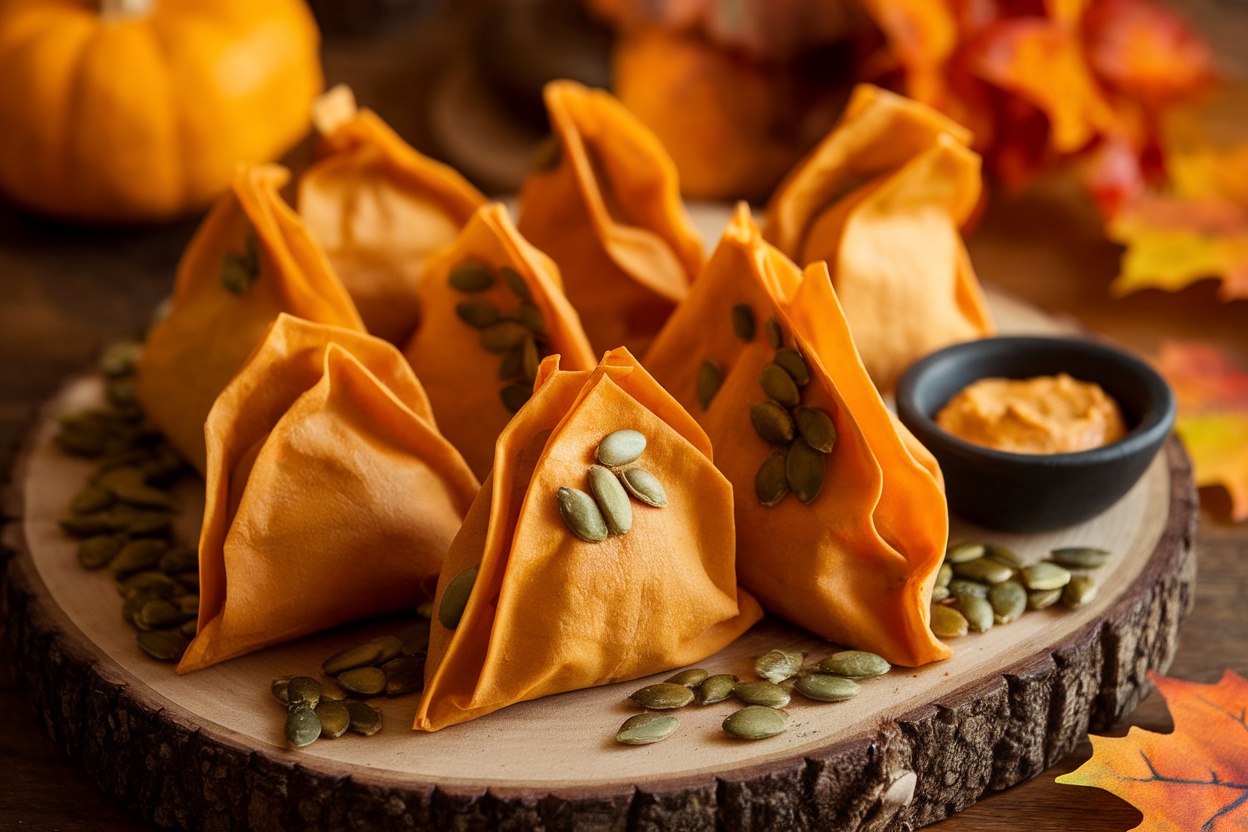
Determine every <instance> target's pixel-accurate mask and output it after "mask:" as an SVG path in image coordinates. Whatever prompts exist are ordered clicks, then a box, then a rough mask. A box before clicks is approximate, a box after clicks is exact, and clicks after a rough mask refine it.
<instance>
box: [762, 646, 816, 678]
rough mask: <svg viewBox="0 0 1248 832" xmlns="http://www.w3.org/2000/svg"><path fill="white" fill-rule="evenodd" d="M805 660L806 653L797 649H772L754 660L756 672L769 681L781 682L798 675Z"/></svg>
mask: <svg viewBox="0 0 1248 832" xmlns="http://www.w3.org/2000/svg"><path fill="white" fill-rule="evenodd" d="M805 660H806V654H805V653H801V652H799V651H796V650H772V651H770V652H768V653H767V654H765V655H763V656H760V657H759V659H758V661H756V662H754V672H755V673H757V674H758V675H759V676H761V677H762V678H764V679H766V680H767V681H769V682H774V683H775V684H779V683H780V682H783V681H784V680H785V679H788V678H790V677H792V676H796V675H797V673H798V671H800V670H801V669H802V662H804V661H805Z"/></svg>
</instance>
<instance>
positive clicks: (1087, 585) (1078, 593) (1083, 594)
mask: <svg viewBox="0 0 1248 832" xmlns="http://www.w3.org/2000/svg"><path fill="white" fill-rule="evenodd" d="M1096 595H1097V586H1096V581H1094V580H1092V578H1091V577H1090V576H1088V575H1075V576H1074V577H1073V578H1071V579H1070V583H1068V584H1066V586H1064V587H1062V603H1063V604H1065V605H1066V606H1067V607H1069V608H1070V609H1072V610H1077V609H1079V608H1080V607H1082V606H1084V605H1085V604H1090V603H1092V602H1093V601H1095V600H1096Z"/></svg>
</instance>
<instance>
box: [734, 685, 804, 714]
mask: <svg viewBox="0 0 1248 832" xmlns="http://www.w3.org/2000/svg"><path fill="white" fill-rule="evenodd" d="M732 695H733V696H735V697H737V699H739V700H741V701H742V702H743V703H745V704H746V705H763V706H765V707H768V708H783V707H784V706H785V705H787V704H789V700H790V699H791V697H790V695H789V692H788V691H787V690H785V689H784V688H782V687H780V686H779V685H777V684H776V683H775V682H768V681H766V680H765V679H760V680H758V681H756V682H737V684H736V685H735V686H734V687H733V689H732Z"/></svg>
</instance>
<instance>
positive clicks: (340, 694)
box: [321, 679, 347, 702]
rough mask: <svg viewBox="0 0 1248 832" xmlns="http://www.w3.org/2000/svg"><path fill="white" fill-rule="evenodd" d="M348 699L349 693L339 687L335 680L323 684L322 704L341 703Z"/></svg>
mask: <svg viewBox="0 0 1248 832" xmlns="http://www.w3.org/2000/svg"><path fill="white" fill-rule="evenodd" d="M346 698H347V692H346V691H344V690H343V689H342V688H340V687H338V683H337V682H335V681H334V680H333V679H328V680H326V681H324V682H322V683H321V701H322V702H341V701H343V700H344V699H346Z"/></svg>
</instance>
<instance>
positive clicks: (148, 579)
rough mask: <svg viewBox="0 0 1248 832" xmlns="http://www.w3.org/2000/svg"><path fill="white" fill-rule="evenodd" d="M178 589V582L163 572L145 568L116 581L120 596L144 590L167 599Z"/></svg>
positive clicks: (125, 596)
mask: <svg viewBox="0 0 1248 832" xmlns="http://www.w3.org/2000/svg"><path fill="white" fill-rule="evenodd" d="M178 590H179V586H178V582H177V581H175V580H174V579H173V578H170V577H169V576H168V575H166V574H164V573H163V572H157V571H155V570H151V569H149V570H146V571H144V572H135V573H134V574H133V575H129V576H127V577H126V578H124V579H123V580H121V581H119V582H118V583H117V591H118V592H120V593H121V595H122V597H124V598H129V597H131V596H132V595H134V594H135V593H138V592H146V593H149V594H151V595H152V597H154V598H165V599H169V598H172V597H174V596H175V595H176V594H177V593H178Z"/></svg>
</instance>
